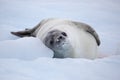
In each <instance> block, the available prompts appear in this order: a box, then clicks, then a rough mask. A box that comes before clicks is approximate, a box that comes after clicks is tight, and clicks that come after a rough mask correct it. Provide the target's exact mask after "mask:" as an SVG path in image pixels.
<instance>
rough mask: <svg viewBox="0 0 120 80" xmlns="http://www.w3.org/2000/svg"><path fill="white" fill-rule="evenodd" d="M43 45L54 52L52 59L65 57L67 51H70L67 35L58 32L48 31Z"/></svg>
mask: <svg viewBox="0 0 120 80" xmlns="http://www.w3.org/2000/svg"><path fill="white" fill-rule="evenodd" d="M44 44H45V45H46V46H47V47H49V48H50V49H52V50H53V51H54V53H55V54H54V57H57V58H64V57H67V55H68V54H67V53H68V52H67V51H68V49H70V44H69V41H68V35H67V34H66V33H65V32H62V31H59V30H52V31H50V32H49V33H48V34H47V36H46V37H45V39H44Z"/></svg>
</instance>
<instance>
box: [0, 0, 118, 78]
mask: <svg viewBox="0 0 120 80" xmlns="http://www.w3.org/2000/svg"><path fill="white" fill-rule="evenodd" d="M119 7H120V1H119V0H92V1H90V0H58V1H56V0H11V1H9V0H0V13H1V14H0V80H119V79H120V36H119V35H120V27H119V25H120V18H119V17H120V15H119V14H120V8H119ZM51 17H52V18H65V19H71V20H76V21H81V22H85V23H87V24H89V25H91V26H92V27H93V28H94V29H95V30H96V31H97V33H98V34H99V35H100V39H101V45H100V47H99V54H100V55H101V54H103V56H105V55H110V56H106V57H104V58H98V59H95V60H87V59H82V58H80V59H72V58H65V59H56V58H52V56H53V52H52V51H51V50H50V49H49V48H47V47H46V46H45V45H44V44H43V43H42V42H41V41H40V40H39V39H37V38H33V37H25V38H19V37H16V36H14V35H11V34H10V32H11V31H18V30H23V29H24V28H31V27H33V26H35V25H36V24H38V23H39V22H40V21H41V20H42V19H44V18H51Z"/></svg>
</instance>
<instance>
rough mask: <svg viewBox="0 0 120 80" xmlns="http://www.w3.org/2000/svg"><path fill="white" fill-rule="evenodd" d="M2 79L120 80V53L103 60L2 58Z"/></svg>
mask: <svg viewBox="0 0 120 80" xmlns="http://www.w3.org/2000/svg"><path fill="white" fill-rule="evenodd" d="M0 79H1V80H119V79H120V56H112V57H107V58H104V59H96V60H87V59H71V58H65V59H56V58H39V59H35V60H31V61H26V60H18V59H0Z"/></svg>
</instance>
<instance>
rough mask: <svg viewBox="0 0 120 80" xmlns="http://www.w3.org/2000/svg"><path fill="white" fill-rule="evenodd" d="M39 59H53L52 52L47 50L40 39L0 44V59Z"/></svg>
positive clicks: (29, 38)
mask: <svg viewBox="0 0 120 80" xmlns="http://www.w3.org/2000/svg"><path fill="white" fill-rule="evenodd" d="M39 57H53V51H52V50H50V49H49V48H47V47H46V46H45V45H44V44H43V43H42V42H41V41H40V39H37V38H33V37H26V38H21V39H17V40H7V41H1V42H0V58H19V59H27V60H31V59H36V58H39Z"/></svg>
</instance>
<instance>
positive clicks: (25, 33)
mask: <svg viewBox="0 0 120 80" xmlns="http://www.w3.org/2000/svg"><path fill="white" fill-rule="evenodd" d="M11 34H13V35H16V36H18V37H29V36H32V35H31V34H32V30H31V29H26V30H24V31H18V32H11Z"/></svg>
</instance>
